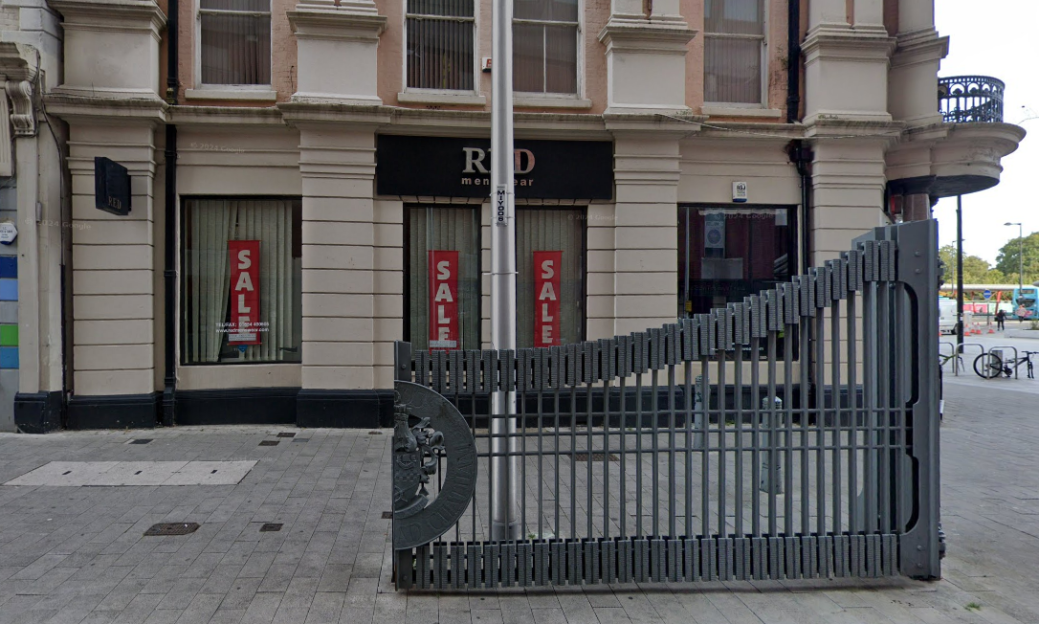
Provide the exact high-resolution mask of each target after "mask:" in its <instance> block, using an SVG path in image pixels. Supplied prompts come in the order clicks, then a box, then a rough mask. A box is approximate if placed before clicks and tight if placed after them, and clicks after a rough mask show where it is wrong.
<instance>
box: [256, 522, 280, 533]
mask: <svg viewBox="0 0 1039 624" xmlns="http://www.w3.org/2000/svg"><path fill="white" fill-rule="evenodd" d="M280 530H281V523H280V522H265V523H263V526H262V527H260V533H272V532H274V531H280Z"/></svg>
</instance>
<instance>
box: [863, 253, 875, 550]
mask: <svg viewBox="0 0 1039 624" xmlns="http://www.w3.org/2000/svg"><path fill="white" fill-rule="evenodd" d="M865 261H866V267H867V276H868V277H867V281H866V283H865V284H864V287H863V293H862V340H863V349H862V400H863V411H862V414H863V416H864V417H865V423H863V424H864V425H865V442H866V448H865V457H864V459H863V470H862V472H863V476H862V498H863V500H864V503H863V513H864V519H865V522H864V523H863V524H864V526H863V529H864V530H865V531H866V532H867V533H874V532H876V530H877V493H876V486H877V466H876V442H877V440H876V435H877V433H876V431H877V430H876V417H877V413H876V392H877V387H876V380H877V355H878V354H877V333H876V331H875V328H876V314H877V283H876V281H874V280H873V278H872V275H870V274H869V270H870V269H871V268H872V266H873V258H872V255H871V254H869V253H867V254H866V257H865Z"/></svg>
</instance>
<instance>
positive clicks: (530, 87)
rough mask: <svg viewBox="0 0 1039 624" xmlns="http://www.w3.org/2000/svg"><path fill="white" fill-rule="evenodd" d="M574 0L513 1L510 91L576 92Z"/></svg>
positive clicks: (576, 20)
mask: <svg viewBox="0 0 1039 624" xmlns="http://www.w3.org/2000/svg"><path fill="white" fill-rule="evenodd" d="M577 27H578V12H577V0H516V4H515V9H514V14H513V20H512V50H513V51H512V59H513V76H512V88H513V89H515V90H516V91H520V92H527V93H567V94H573V93H577Z"/></svg>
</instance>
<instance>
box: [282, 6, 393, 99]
mask: <svg viewBox="0 0 1039 624" xmlns="http://www.w3.org/2000/svg"><path fill="white" fill-rule="evenodd" d="M288 17H289V23H290V24H291V25H292V30H293V32H294V33H295V34H296V45H297V51H298V52H297V54H298V57H299V80H298V86H297V88H296V93H295V94H294V95H293V96H292V99H293V101H296V102H306V101H310V102H318V101H333V102H337V103H354V104H382V100H380V99H379V97H378V95H377V92H378V84H377V83H378V58H377V52H378V47H379V34H380V33H381V32H382V31H383V29H385V27H386V17H385V16H382V15H379V12H378V10H377V9H376V8H375V3H374V2H371V0H357V1H346V2H340V1H339V0H335V1H333V0H306V1H304V2H300V3H299V4H297V5H296V10H295V11H289V12H288Z"/></svg>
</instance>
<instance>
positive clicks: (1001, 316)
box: [996, 310, 1007, 331]
mask: <svg viewBox="0 0 1039 624" xmlns="http://www.w3.org/2000/svg"><path fill="white" fill-rule="evenodd" d="M1006 320H1007V313H1006V311H1005V310H1000V311H999V312H996V329H998V330H999V331H1003V330H1004V329H1005V328H1004V326H1003V322H1004V321H1006Z"/></svg>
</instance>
